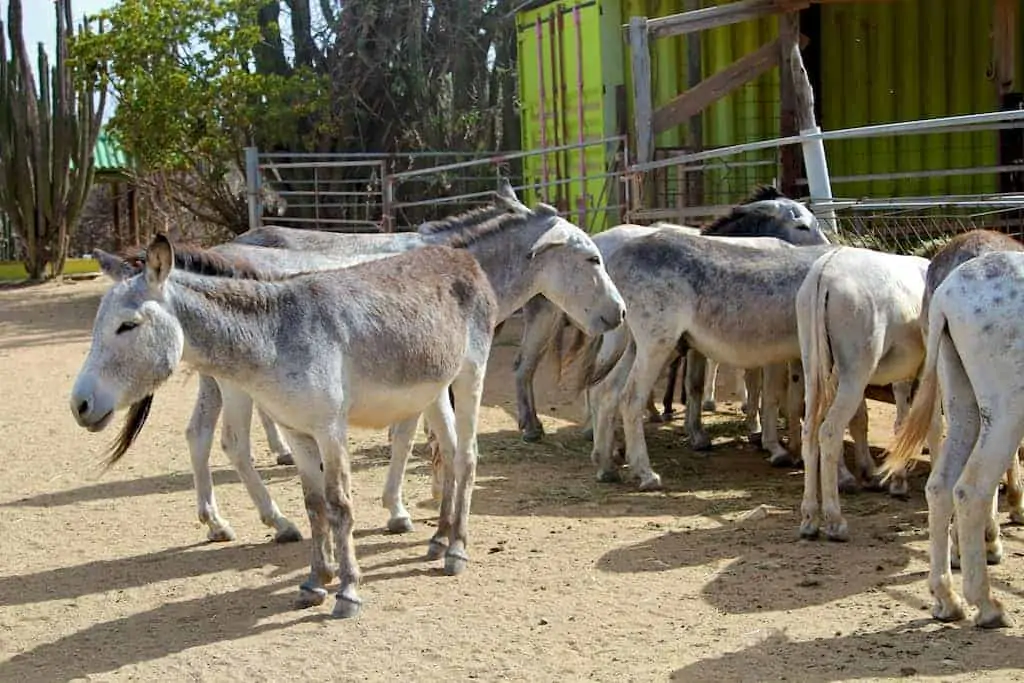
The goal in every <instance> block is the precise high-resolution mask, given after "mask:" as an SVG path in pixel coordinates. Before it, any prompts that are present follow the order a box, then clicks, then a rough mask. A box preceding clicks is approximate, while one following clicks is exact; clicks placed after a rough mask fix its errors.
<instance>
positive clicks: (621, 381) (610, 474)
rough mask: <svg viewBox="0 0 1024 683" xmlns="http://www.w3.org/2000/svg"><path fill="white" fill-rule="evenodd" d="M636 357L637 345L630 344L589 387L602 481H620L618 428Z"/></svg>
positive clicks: (596, 458) (594, 456) (595, 460)
mask: <svg viewBox="0 0 1024 683" xmlns="http://www.w3.org/2000/svg"><path fill="white" fill-rule="evenodd" d="M635 358H636V346H635V345H634V344H632V343H630V344H629V345H628V346H627V347H626V351H625V353H623V354H622V357H621V358H619V360H618V361H617V362H616V363H615V365H614V366H613V367H612V370H611V372H609V373H608V375H607V376H606V377H605V378H604V379H602V380H601V381H600V382H598V383H597V384H596V385H595V386H593V387H591V388H589V389H588V393H589V405H590V410H591V413H592V417H591V424H592V425H593V429H594V443H593V446H592V447H591V451H590V460H591V462H593V463H594V464H595V465H597V480H598V481H599V482H601V483H612V482H617V481H620V475H619V468H618V466H617V465H616V464H615V463H614V455H615V453H614V451H615V431H616V427H617V426H618V421H619V419H618V416H619V401H620V398H621V396H622V389H623V386H624V385H625V383H626V377H627V376H628V374H629V371H630V369H631V368H632V367H633V362H634V359H635Z"/></svg>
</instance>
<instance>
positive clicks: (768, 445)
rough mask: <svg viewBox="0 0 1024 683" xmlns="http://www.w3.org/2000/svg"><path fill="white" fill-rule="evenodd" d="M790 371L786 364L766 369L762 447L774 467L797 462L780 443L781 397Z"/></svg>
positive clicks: (766, 367) (762, 415)
mask: <svg viewBox="0 0 1024 683" xmlns="http://www.w3.org/2000/svg"><path fill="white" fill-rule="evenodd" d="M788 370H789V369H788V366H787V364H786V363H774V364H772V365H768V366H765V368H764V391H763V393H762V405H763V409H762V412H761V429H762V432H761V447H762V448H764V449H765V450H766V451H768V453H769V458H768V462H769V463H771V465H772V467H788V466H791V465H793V464H794V462H795V457H794V456H792V455H790V453H789V451H788V450H786V447H785V446H783V445H782V443H780V442H779V396H780V395H781V394H782V390H783V389H785V388H786V385H787V378H788Z"/></svg>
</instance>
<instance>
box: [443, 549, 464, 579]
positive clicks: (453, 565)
mask: <svg viewBox="0 0 1024 683" xmlns="http://www.w3.org/2000/svg"><path fill="white" fill-rule="evenodd" d="M467 566H469V556H467V555H466V554H465V553H461V552H458V551H453V550H449V551H448V554H447V555H445V556H444V573H445V575H446V576H458V575H459V574H461V573H462V572H464V571H465V570H466V567H467Z"/></svg>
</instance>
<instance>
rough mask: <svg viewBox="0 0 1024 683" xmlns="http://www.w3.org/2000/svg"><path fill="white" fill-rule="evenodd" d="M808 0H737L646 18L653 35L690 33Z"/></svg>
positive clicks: (796, 6)
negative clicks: (648, 19)
mask: <svg viewBox="0 0 1024 683" xmlns="http://www.w3.org/2000/svg"><path fill="white" fill-rule="evenodd" d="M810 6H811V2H810V0H739V2H731V3H729V4H727V5H717V6H715V7H706V8H704V9H698V10H693V11H692V12H682V13H680V14H672V15H670V16H667V17H658V18H657V19H651V20H650V21H649V22H647V28H648V30H650V32H651V36H653V37H654V38H664V37H666V36H675V35H681V34H684V33H693V32H694V31H703V30H706V29H709V28H716V27H718V26H728V25H729V24H735V23H738V22H741V21H747V20H748V19H757V18H759V17H763V16H767V15H770V14H776V13H778V12H784V11H792V10H799V9H804V8H806V7H810Z"/></svg>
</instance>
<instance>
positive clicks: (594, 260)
mask: <svg viewBox="0 0 1024 683" xmlns="http://www.w3.org/2000/svg"><path fill="white" fill-rule="evenodd" d="M587 263H595V264H597V265H601V257H600V256H591V257H590V258H588V259H587Z"/></svg>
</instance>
